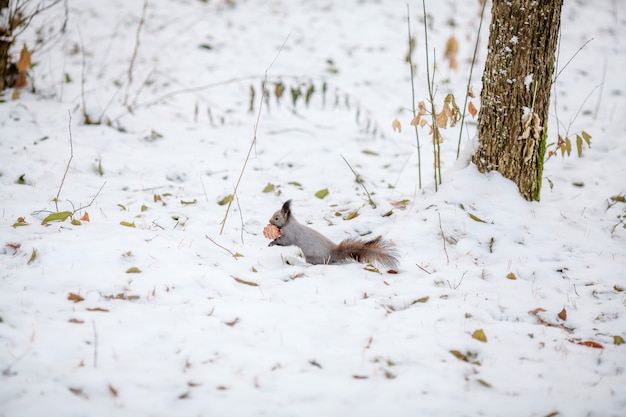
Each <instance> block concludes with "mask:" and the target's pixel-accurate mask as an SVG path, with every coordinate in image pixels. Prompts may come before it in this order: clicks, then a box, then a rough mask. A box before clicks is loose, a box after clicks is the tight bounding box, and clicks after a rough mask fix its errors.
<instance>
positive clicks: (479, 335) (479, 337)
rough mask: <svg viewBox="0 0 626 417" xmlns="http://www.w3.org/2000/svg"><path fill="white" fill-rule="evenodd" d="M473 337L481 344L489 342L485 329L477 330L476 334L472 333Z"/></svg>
mask: <svg viewBox="0 0 626 417" xmlns="http://www.w3.org/2000/svg"><path fill="white" fill-rule="evenodd" d="M472 337H473V338H474V339H476V340H478V341H480V342H483V343H486V342H487V336H485V332H484V331H483V329H478V330H475V331H474V333H472Z"/></svg>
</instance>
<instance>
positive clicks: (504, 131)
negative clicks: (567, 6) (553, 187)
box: [472, 0, 563, 201]
mask: <svg viewBox="0 0 626 417" xmlns="http://www.w3.org/2000/svg"><path fill="white" fill-rule="evenodd" d="M562 5H563V0H493V5H492V9H491V16H492V23H491V27H490V34H489V45H488V55H487V61H486V63H485V70H484V73H483V87H482V92H481V108H480V114H479V116H478V139H479V145H478V148H477V149H476V151H475V153H474V155H473V158H472V161H473V162H474V164H476V166H477V167H478V169H479V170H480V171H481V172H487V171H493V170H495V171H498V172H500V173H501V174H502V175H503V176H505V177H507V178H509V179H511V180H512V181H514V182H515V183H516V184H517V186H518V188H519V191H520V194H521V195H522V196H523V197H524V198H525V199H527V200H537V201H538V200H539V196H540V191H541V175H542V171H543V160H544V155H545V148H546V131H547V124H548V110H549V106H550V90H551V87H552V81H553V79H552V75H553V73H554V63H555V52H556V47H557V43H558V36H559V29H560V23H561V7H562Z"/></svg>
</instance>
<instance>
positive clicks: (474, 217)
mask: <svg viewBox="0 0 626 417" xmlns="http://www.w3.org/2000/svg"><path fill="white" fill-rule="evenodd" d="M467 214H469V216H470V219H472V220H474V221H475V222H479V223H487V222H486V221H484V220H483V219H481V218H480V217H478V216H476V215H474V214H472V213H467Z"/></svg>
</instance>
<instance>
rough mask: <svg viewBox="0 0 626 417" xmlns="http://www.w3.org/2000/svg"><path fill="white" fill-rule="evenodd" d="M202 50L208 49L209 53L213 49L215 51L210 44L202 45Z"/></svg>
mask: <svg viewBox="0 0 626 417" xmlns="http://www.w3.org/2000/svg"><path fill="white" fill-rule="evenodd" d="M200 49H206V50H207V51H210V50H211V49H213V47H212V46H211V45H209V44H208V43H203V44H201V45H200Z"/></svg>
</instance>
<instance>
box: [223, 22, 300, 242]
mask: <svg viewBox="0 0 626 417" xmlns="http://www.w3.org/2000/svg"><path fill="white" fill-rule="evenodd" d="M289 36H291V33H289V34H288V35H287V37H286V38H285V40H284V41H283V44H282V45H281V46H280V49H278V52H277V53H276V56H275V57H274V59H273V60H272V62H271V63H270V64H269V66H268V67H267V68H266V69H265V76H264V78H263V86H262V92H261V99H260V102H259V111H258V113H257V116H256V122H255V124H254V133H253V137H252V142H251V143H250V148H249V149H248V153H247V155H246V159H245V160H244V162H243V166H242V167H241V172H240V173H239V177H238V178H237V182H236V183H235V189H234V190H233V193H232V198H231V199H230V201H229V202H228V206H227V207H226V214H224V219H223V220H222V227H221V228H220V235H221V234H222V232H224V226H226V219H227V218H228V213H229V212H230V206H231V205H232V204H233V200H234V197H235V196H236V195H237V189H239V184H240V183H241V178H243V173H244V171H245V170H246V166H247V165H248V161H249V160H250V155H251V154H252V150H253V149H254V148H255V146H256V135H257V131H258V129H259V122H260V121H261V110H262V109H263V95H264V94H265V86H266V85H267V73H268V71H269V70H270V68H272V65H274V62H276V60H277V59H278V56H279V55H280V53H281V52H282V50H283V48H284V47H285V45H286V44H287V41H288V40H289Z"/></svg>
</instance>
